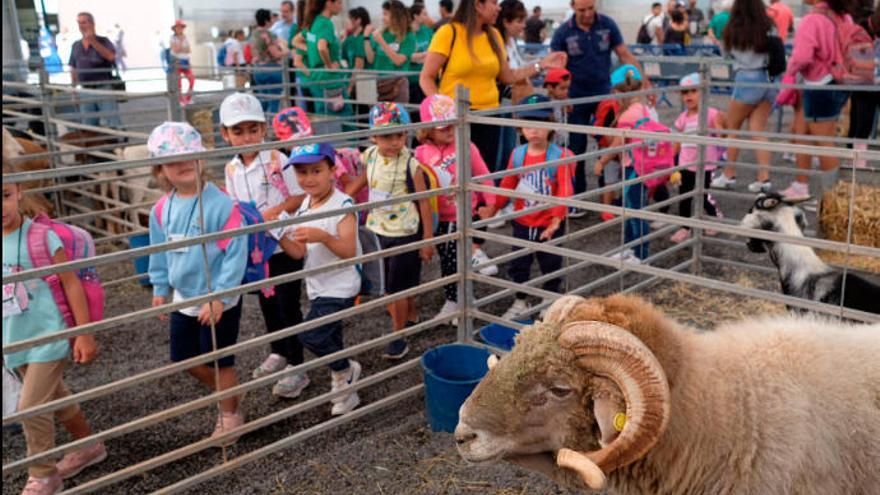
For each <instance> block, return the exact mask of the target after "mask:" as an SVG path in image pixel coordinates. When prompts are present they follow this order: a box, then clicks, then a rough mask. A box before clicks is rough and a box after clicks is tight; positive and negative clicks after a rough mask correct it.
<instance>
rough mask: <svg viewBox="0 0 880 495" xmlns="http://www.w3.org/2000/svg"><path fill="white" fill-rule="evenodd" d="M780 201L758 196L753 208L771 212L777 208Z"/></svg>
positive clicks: (772, 197)
mask: <svg viewBox="0 0 880 495" xmlns="http://www.w3.org/2000/svg"><path fill="white" fill-rule="evenodd" d="M779 203H780V199H779V198H777V197H776V196H766V195H763V194H762V195H760V196H758V199H757V200H756V201H755V206H756V207H758V209H760V210H772V209H773V208H776V207H777V206H779Z"/></svg>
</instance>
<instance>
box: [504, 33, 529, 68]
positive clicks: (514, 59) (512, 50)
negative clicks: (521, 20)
mask: <svg viewBox="0 0 880 495" xmlns="http://www.w3.org/2000/svg"><path fill="white" fill-rule="evenodd" d="M506 49H507V64H508V65H509V66H510V68H511V69H519V68H520V67H523V66H524V65H525V62H524V61H523V58H522V55H521V54H520V53H519V46H518V45H517V44H516V38H514V37H512V36H511V37H510V38H508V40H507V48H506Z"/></svg>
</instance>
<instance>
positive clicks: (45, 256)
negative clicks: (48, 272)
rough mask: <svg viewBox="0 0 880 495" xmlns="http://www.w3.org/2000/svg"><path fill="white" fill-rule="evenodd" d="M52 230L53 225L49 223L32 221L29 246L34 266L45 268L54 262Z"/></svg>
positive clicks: (28, 237)
mask: <svg viewBox="0 0 880 495" xmlns="http://www.w3.org/2000/svg"><path fill="white" fill-rule="evenodd" d="M50 230H52V227H50V226H49V225H48V224H45V223H42V222H36V221H31V225H30V228H29V229H28V233H27V246H28V253H29V254H30V257H31V264H32V265H33V266H34V268H43V267H44V266H49V265H51V264H52V253H50V252H49V231H50ZM43 278H46V277H43Z"/></svg>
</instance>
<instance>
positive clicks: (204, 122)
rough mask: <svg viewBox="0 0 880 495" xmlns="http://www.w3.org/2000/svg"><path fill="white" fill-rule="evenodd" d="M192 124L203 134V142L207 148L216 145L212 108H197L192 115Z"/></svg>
mask: <svg viewBox="0 0 880 495" xmlns="http://www.w3.org/2000/svg"><path fill="white" fill-rule="evenodd" d="M190 124H192V126H193V127H195V128H196V130H197V131H199V134H201V135H202V144H203V145H204V146H205V148H207V149H212V148H214V147H215V145H216V143H215V142H214V113H213V110H212V109H210V108H205V109H202V110H196V111H194V112H193V113H192V116H191V117H190Z"/></svg>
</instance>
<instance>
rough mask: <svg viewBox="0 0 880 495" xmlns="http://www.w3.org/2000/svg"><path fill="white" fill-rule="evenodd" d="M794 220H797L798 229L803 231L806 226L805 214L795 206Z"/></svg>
mask: <svg viewBox="0 0 880 495" xmlns="http://www.w3.org/2000/svg"><path fill="white" fill-rule="evenodd" d="M794 221H795V222H797V224H798V227H800V229H801V230H802V231H803V230H806V228H807V216H806V215H804V212H803V211H802V210H801V209H800V208H795V209H794Z"/></svg>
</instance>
